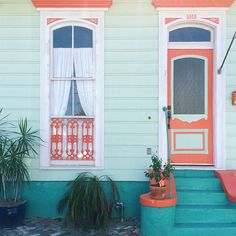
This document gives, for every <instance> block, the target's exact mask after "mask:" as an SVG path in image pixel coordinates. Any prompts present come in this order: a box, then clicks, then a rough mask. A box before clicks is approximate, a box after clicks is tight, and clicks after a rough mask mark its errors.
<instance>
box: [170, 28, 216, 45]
mask: <svg viewBox="0 0 236 236" xmlns="http://www.w3.org/2000/svg"><path fill="white" fill-rule="evenodd" d="M211 37H212V36H211V31H210V30H207V29H203V28H199V27H194V26H191V27H182V28H178V29H174V30H171V31H170V32H169V42H211Z"/></svg>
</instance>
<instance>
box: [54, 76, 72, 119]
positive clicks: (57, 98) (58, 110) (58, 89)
mask: <svg viewBox="0 0 236 236" xmlns="http://www.w3.org/2000/svg"><path fill="white" fill-rule="evenodd" d="M70 84H71V81H69V80H68V81H67V80H61V81H60V80H59V81H53V88H52V96H53V103H52V110H53V115H54V116H64V115H65V113H66V110H67V104H68V99H69V94H70Z"/></svg>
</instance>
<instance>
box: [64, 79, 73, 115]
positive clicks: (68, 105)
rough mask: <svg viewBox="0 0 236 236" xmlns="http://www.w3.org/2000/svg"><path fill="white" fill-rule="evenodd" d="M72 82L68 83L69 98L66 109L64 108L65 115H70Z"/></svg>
mask: <svg viewBox="0 0 236 236" xmlns="http://www.w3.org/2000/svg"><path fill="white" fill-rule="evenodd" d="M72 86H73V85H72V83H71V85H70V94H69V99H68V103H67V109H66V113H65V116H72Z"/></svg>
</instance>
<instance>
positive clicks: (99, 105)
mask: <svg viewBox="0 0 236 236" xmlns="http://www.w3.org/2000/svg"><path fill="white" fill-rule="evenodd" d="M39 10H41V11H40V137H41V138H42V139H43V141H44V144H43V145H42V146H41V147H40V168H41V169H103V168H104V9H97V10H96V9H89V10H88V9H66V10H58V9H50V10H49V9H39ZM48 18H63V19H64V20H59V21H56V22H55V23H51V24H49V25H48V24H47V19H48ZM89 18H96V19H97V20H98V24H96V26H94V27H93V28H94V34H93V36H94V48H95V53H94V54H95V59H94V63H95V66H94V77H95V91H94V93H95V94H94V99H95V112H94V113H95V123H94V127H95V129H94V152H95V157H94V158H95V162H94V165H92V166H91V163H88V165H86V161H58V164H55V162H54V164H52V163H51V160H50V83H51V80H50V77H51V64H50V60H51V59H50V58H51V47H50V37H51V27H52V26H53V25H54V24H55V25H56V24H60V22H61V23H62V22H63V21H65V22H81V23H82V24H83V22H84V23H85V24H86V25H89V24H91V25H93V24H94V23H91V22H89V21H87V20H85V19H89ZM76 79H77V78H76ZM78 79H79V78H78ZM85 79H86V78H85Z"/></svg>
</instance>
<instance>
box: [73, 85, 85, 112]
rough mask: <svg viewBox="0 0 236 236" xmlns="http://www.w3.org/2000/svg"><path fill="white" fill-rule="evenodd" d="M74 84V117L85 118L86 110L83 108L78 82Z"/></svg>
mask: <svg viewBox="0 0 236 236" xmlns="http://www.w3.org/2000/svg"><path fill="white" fill-rule="evenodd" d="M73 82H74V115H75V116H85V113H84V110H83V108H82V106H81V103H80V99H79V94H78V90H77V86H76V82H75V81H73Z"/></svg>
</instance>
